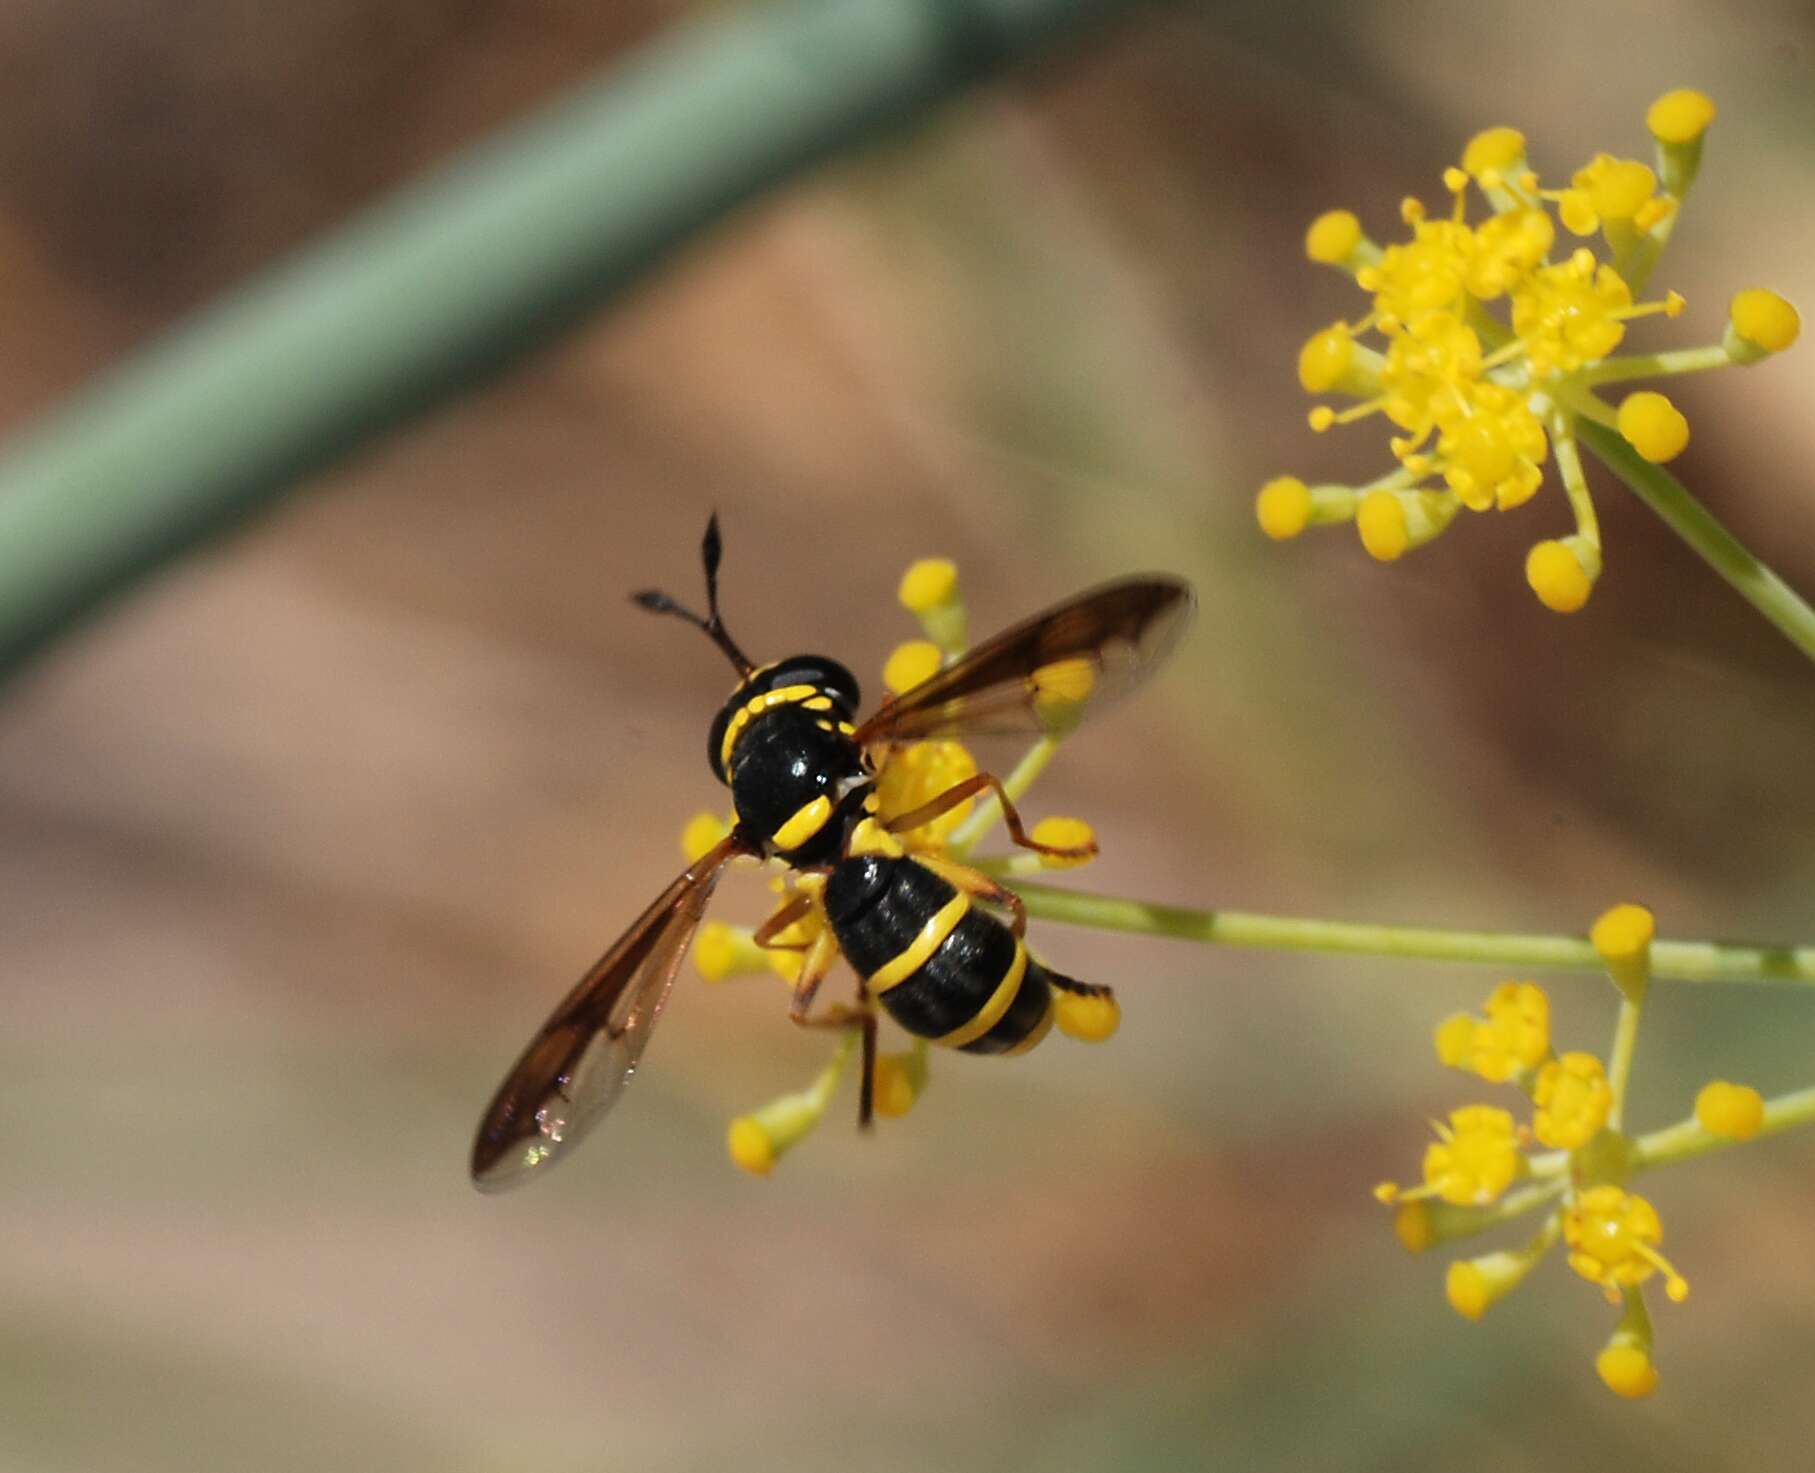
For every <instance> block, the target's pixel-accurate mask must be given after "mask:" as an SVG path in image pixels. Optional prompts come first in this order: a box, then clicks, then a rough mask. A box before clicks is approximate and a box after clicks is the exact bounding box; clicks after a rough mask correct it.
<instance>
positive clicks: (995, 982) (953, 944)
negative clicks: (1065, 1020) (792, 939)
mask: <svg viewBox="0 0 1815 1473" xmlns="http://www.w3.org/2000/svg"><path fill="white" fill-rule="evenodd" d="M825 904H826V914H827V915H828V916H829V917H830V919H831V922H832V931H833V934H834V935H835V936H836V937H837V938H838V946H839V949H840V950H841V951H843V952H844V955H845V959H846V960H847V961H849V962H850V964H851V965H852V967H854V968H855V969H856V971H857V973H858V975H859V976H861V977H863V978H864V979H865V981H864V986H865V990H866V991H868V992H869V994H870V995H871V996H872V997H874V998H876V999H877V1001H879V1002H880V1003H881V1004H882V1005H883V1007H884V1008H886V1009H887V1010H888V1013H889V1016H890V1017H892V1018H893V1019H894V1020H895V1021H896V1022H897V1023H899V1024H900V1025H901V1026H902V1027H903V1028H905V1029H906V1030H907V1031H908V1032H909V1033H912V1034H915V1035H917V1036H918V1037H921V1038H926V1039H931V1040H932V1041H933V1042H934V1043H938V1044H943V1045H945V1046H946V1047H948V1048H958V1049H963V1050H964V1051H965V1052H967V1053H973V1054H1006V1053H1024V1052H1026V1051H1027V1050H1028V1049H1030V1048H1032V1047H1033V1046H1034V1045H1035V1044H1037V1043H1038V1042H1039V1041H1040V1040H1041V1039H1042V1038H1044V1037H1045V1036H1046V1031H1047V1029H1049V1028H1050V1027H1051V1026H1052V1020H1053V990H1052V984H1051V983H1050V982H1048V981H1047V977H1046V973H1045V971H1044V969H1043V968H1042V967H1041V966H1040V964H1039V963H1038V962H1036V961H1035V960H1034V959H1033V958H1032V957H1031V956H1030V955H1028V951H1027V947H1026V945H1025V944H1024V943H1023V942H1022V941H1021V939H1020V938H1019V937H1017V936H1016V935H1015V934H1014V933H1013V932H1012V931H1010V930H1009V929H1008V927H1007V926H1005V925H1003V924H1002V922H1000V921H998V920H997V919H996V918H995V917H994V916H991V915H988V914H986V913H985V912H983V911H981V910H979V909H977V908H976V907H975V906H973V905H972V904H971V898H970V896H969V895H966V894H965V893H964V892H963V891H961V890H959V889H958V888H957V887H955V886H954V885H952V884H951V883H950V882H948V881H947V880H945V879H944V878H943V877H941V876H940V875H937V874H935V873H934V872H933V871H932V870H930V869H928V868H927V867H926V866H925V865H923V864H917V863H916V862H915V861H914V860H912V859H906V858H892V857H890V856H887V855H881V854H865V855H861V856H856V857H852V858H848V859H845V860H842V861H841V862H840V863H839V864H838V866H837V868H835V869H834V870H833V871H832V874H831V876H830V878H829V879H828V880H827V881H826V891H825Z"/></svg>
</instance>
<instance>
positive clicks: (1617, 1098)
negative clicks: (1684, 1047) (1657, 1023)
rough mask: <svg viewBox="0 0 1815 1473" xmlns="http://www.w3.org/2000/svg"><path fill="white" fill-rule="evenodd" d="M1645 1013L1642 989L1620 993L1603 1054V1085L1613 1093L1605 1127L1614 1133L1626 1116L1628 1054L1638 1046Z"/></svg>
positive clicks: (1630, 1063)
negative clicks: (1610, 1037)
mask: <svg viewBox="0 0 1815 1473" xmlns="http://www.w3.org/2000/svg"><path fill="white" fill-rule="evenodd" d="M1644 1010H1645V989H1644V988H1635V989H1634V990H1633V991H1632V992H1626V991H1624V990H1622V991H1621V993H1620V1013H1619V1017H1618V1018H1617V1019H1615V1021H1614V1025H1613V1046H1612V1048H1610V1049H1609V1050H1608V1053H1607V1086H1608V1088H1609V1089H1611V1090H1612V1091H1613V1108H1612V1109H1611V1110H1610V1111H1608V1113H1607V1124H1608V1125H1609V1126H1610V1127H1612V1128H1613V1129H1614V1130H1618V1129H1619V1128H1620V1122H1621V1120H1623V1119H1624V1118H1625V1114H1626V1086H1627V1084H1628V1082H1629V1081H1630V1080H1631V1078H1632V1055H1633V1051H1634V1050H1635V1049H1636V1048H1637V1047H1638V1041H1639V1016H1640V1014H1642V1013H1643V1012H1644Z"/></svg>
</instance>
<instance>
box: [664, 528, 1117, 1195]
mask: <svg viewBox="0 0 1815 1473" xmlns="http://www.w3.org/2000/svg"><path fill="white" fill-rule="evenodd" d="M897 597H898V599H899V601H900V603H901V605H902V607H903V608H905V609H906V610H907V611H908V612H909V613H911V614H913V615H914V616H915V618H916V619H917V620H918V621H919V623H920V626H921V630H922V632H923V634H924V636H925V637H924V638H921V639H916V640H910V641H908V642H907V643H905V644H902V645H899V646H897V647H896V649H895V650H894V651H893V653H891V654H890V656H889V658H888V660H887V661H886V662H885V664H884V666H883V685H884V686H885V687H886V689H887V690H888V692H889V695H890V696H891V697H893V696H898V695H901V694H902V693H903V692H905V691H907V690H910V689H911V688H913V687H914V686H916V685H919V684H920V683H921V682H922V681H924V680H926V679H928V678H929V677H931V676H932V675H934V674H935V673H937V671H938V670H939V669H940V667H941V666H942V665H944V664H945V663H946V661H947V660H949V659H953V658H956V657H957V656H958V655H961V654H963V652H964V649H965V641H966V638H967V634H966V630H967V624H968V619H967V615H966V611H965V605H964V598H963V593H962V591H961V589H960V586H959V581H958V570H957V567H956V566H955V565H954V564H953V563H952V562H951V561H950V560H948V559H945V558H922V559H920V560H919V561H918V562H915V563H913V564H912V565H910V566H909V568H908V570H907V572H906V574H905V575H903V577H902V580H901V585H900V588H899V589H898V591H897ZM873 755H874V756H875V757H876V759H877V764H878V765H877V773H876V795H877V815H876V816H877V818H878V819H879V820H880V821H882V822H883V823H885V824H886V823H887V822H888V821H889V820H891V819H893V818H897V817H899V816H900V815H902V814H905V813H910V812H912V811H913V810H914V809H916V808H919V807H921V806H923V805H924V804H927V803H930V802H931V801H932V800H933V799H935V798H937V797H939V796H940V795H941V794H942V793H945V792H946V791H948V790H949V789H951V788H952V787H954V786H956V785H957V784H958V783H961V782H963V781H964V780H965V779H966V778H969V777H971V776H973V775H975V773H976V772H977V763H976V760H975V759H974V758H973V757H972V756H971V754H970V751H969V750H968V749H967V748H966V747H965V746H964V744H963V743H962V742H956V741H924V742H906V743H902V744H900V745H896V746H889V747H884V748H881V749H878V750H877V751H876V752H874V753H873ZM1042 760H1043V759H1042ZM1008 783H1009V786H1010V787H1011V788H1013V787H1014V786H1016V784H1015V780H1014V779H1013V778H1010V779H1009V780H1008ZM974 808H975V804H974V803H972V802H971V801H968V800H967V801H966V802H964V803H961V804H959V805H957V806H956V807H954V808H952V809H951V810H949V811H948V812H946V813H943V814H941V815H939V817H937V818H935V819H933V820H932V821H931V822H928V823H924V824H921V825H920V826H919V827H917V828H913V829H908V830H905V831H903V832H901V833H899V834H897V835H895V837H896V838H897V839H898V840H899V841H900V843H901V845H902V847H903V849H905V850H906V851H907V853H909V854H911V855H923V856H928V857H930V858H934V859H937V858H942V857H944V856H946V855H947V854H948V853H952V852H953V850H954V845H956V846H957V850H958V851H959V852H960V853H961V852H962V851H963V850H964V849H965V848H967V847H968V844H966V843H963V842H960V839H959V835H960V831H961V830H964V829H965V827H966V825H967V823H969V822H970V820H971V819H972V817H973V810H974ZM732 822H733V818H732V816H731V815H721V814H716V813H710V812H703V813H698V814H696V815H694V817H693V818H691V819H690V820H689V821H688V822H687V824H686V825H685V827H684V828H683V829H682V832H681V849H682V851H683V852H684V853H685V854H686V856H687V860H688V862H689V863H692V862H693V861H694V860H696V859H698V858H699V857H700V856H701V855H703V854H705V853H706V852H707V851H708V850H710V849H711V848H712V847H713V846H714V845H716V844H717V843H719V841H720V840H722V839H723V838H724V837H725V836H726V835H727V834H728V833H730V831H731V825H732ZM971 827H972V828H975V827H976V825H975V824H972V825H971ZM972 837H974V835H973V836H972ZM1033 837H1034V838H1035V840H1036V841H1037V842H1039V843H1042V844H1050V845H1054V846H1057V847H1064V848H1084V847H1086V846H1088V845H1089V844H1090V843H1091V842H1092V841H1093V839H1094V837H1095V836H1094V833H1093V831H1092V829H1091V826H1090V825H1089V824H1088V823H1085V822H1084V821H1083V820H1082V819H1075V818H1060V817H1056V816H1055V817H1047V818H1043V819H1041V820H1040V822H1039V823H1037V824H1035V825H1034V828H1033ZM1086 862H1087V860H1086V859H1084V858H1077V859H1072V858H1063V857H1055V856H1050V855H1041V856H1040V863H1041V865H1042V867H1046V868H1064V867H1070V866H1073V865H1079V864H1084V863H1086ZM770 888H771V890H773V891H774V893H775V896H776V903H775V907H774V909H773V910H772V911H771V913H770V919H771V923H773V922H774V921H775V920H777V919H779V918H780V916H781V915H782V913H783V912H784V911H786V912H787V913H788V915H789V917H790V919H789V920H788V922H787V924H786V925H785V926H782V927H781V928H780V929H779V930H777V931H775V933H774V934H773V935H772V936H770V937H769V938H768V939H767V944H759V943H758V941H757V931H756V929H755V928H752V927H749V926H740V925H731V924H727V923H725V922H723V921H709V922H707V923H706V924H705V925H704V926H702V927H701V928H700V933H699V938H698V940H697V942H696V943H695V945H694V950H693V958H694V965H695V967H696V968H697V969H698V971H699V974H700V975H701V976H702V977H703V978H705V979H706V980H707V981H708V982H722V981H724V980H725V979H727V978H729V977H734V976H746V975H761V974H773V975H775V976H777V977H779V978H781V980H782V981H784V982H785V983H787V984H788V986H789V987H790V988H792V987H793V986H794V985H795V983H796V982H797V981H798V980H799V978H800V974H801V969H802V967H803V965H804V963H805V960H806V954H807V950H808V948H809V947H811V946H812V945H813V943H814V942H815V941H817V940H818V939H819V938H820V937H821V936H822V935H823V934H824V932H825V931H826V930H827V929H828V927H829V925H830V922H829V921H828V919H827V917H826V913H825V907H824V905H823V904H822V903H821V901H820V892H821V889H822V888H823V878H822V877H818V876H802V875H797V874H795V873H794V872H792V871H783V872H782V873H779V874H777V875H775V876H774V877H773V878H772V879H771V881H770ZM1118 1021H1119V1015H1118V1014H1117V1013H1116V1004H1115V1001H1114V999H1113V998H1102V997H1085V996H1081V995H1079V996H1073V995H1071V994H1065V995H1064V996H1062V997H1061V998H1060V999H1059V1001H1058V1018H1057V1023H1058V1026H1059V1028H1060V1029H1061V1030H1062V1031H1063V1032H1065V1033H1067V1034H1070V1035H1071V1036H1073V1037H1076V1038H1082V1039H1085V1040H1086V1041H1096V1040H1100V1039H1104V1038H1107V1037H1109V1036H1110V1035H1111V1034H1112V1033H1114V1032H1115V1029H1116V1024H1117V1022H1118ZM853 1038H854V1035H849V1034H847V1036H846V1038H845V1040H844V1041H843V1042H842V1043H841V1044H840V1046H839V1048H838V1050H837V1052H835V1053H834V1055H833V1057H832V1059H831V1061H830V1062H829V1063H828V1064H827V1065H826V1067H825V1068H824V1069H823V1070H822V1071H821V1072H820V1073H819V1074H818V1075H817V1076H816V1077H815V1079H814V1081H813V1083H812V1084H811V1085H809V1086H808V1087H807V1088H806V1089H804V1090H801V1091H798V1092H795V1093H792V1094H785V1095H782V1096H780V1097H778V1098H777V1099H775V1100H772V1101H770V1102H769V1103H768V1104H767V1105H764V1106H762V1107H761V1108H760V1109H757V1110H754V1111H752V1112H751V1113H749V1114H747V1115H740V1116H738V1117H737V1118H736V1119H735V1120H733V1121H732V1122H731V1125H730V1128H729V1130H728V1132H727V1136H726V1149H727V1151H728V1153H729V1155H730V1157H731V1159H732V1161H733V1162H734V1163H735V1164H736V1165H737V1166H739V1167H741V1168H742V1169H743V1170H745V1171H748V1172H750V1173H751V1174H752V1175H756V1176H767V1175H768V1174H769V1173H770V1172H771V1171H773V1170H774V1169H775V1165H776V1163H777V1162H778V1161H779V1160H780V1159H781V1157H782V1156H783V1155H784V1154H785V1153H786V1152H787V1151H788V1150H790V1149H791V1148H792V1147H793V1146H795V1145H796V1144H798V1143H799V1142H800V1141H801V1140H804V1139H805V1138H806V1137H807V1136H808V1135H809V1134H811V1133H812V1131H813V1130H814V1129H815V1128H816V1127H817V1126H818V1124H819V1122H820V1121H821V1120H822V1119H823V1118H824V1116H825V1113H826V1110H827V1108H828V1107H829V1106H830V1104H831V1101H832V1098H833V1095H834V1093H835V1092H836V1089H837V1087H838V1084H839V1081H840V1080H841V1079H842V1077H843V1074H844V1072H845V1069H846V1067H847V1065H848V1064H849V1062H850V1059H851V1057H852V1040H853ZM927 1055H928V1050H927V1045H926V1042H925V1041H924V1040H922V1039H913V1040H911V1042H910V1045H909V1047H908V1048H907V1049H906V1050H905V1051H901V1052H883V1053H880V1054H878V1056H877V1059H876V1077H875V1100H874V1104H875V1110H876V1114H877V1115H879V1116H881V1117H883V1118H885V1119H893V1118H897V1117H899V1116H902V1115H905V1114H907V1113H908V1111H909V1110H911V1109H912V1108H913V1106H914V1103H915V1101H916V1100H918V1099H919V1097H920V1095H921V1093H922V1092H923V1091H924V1090H925V1088H926V1083H927V1074H928V1067H927Z"/></svg>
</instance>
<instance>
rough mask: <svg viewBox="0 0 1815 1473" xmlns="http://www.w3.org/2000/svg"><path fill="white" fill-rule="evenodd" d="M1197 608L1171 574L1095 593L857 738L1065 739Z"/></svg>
mask: <svg viewBox="0 0 1815 1473" xmlns="http://www.w3.org/2000/svg"><path fill="white" fill-rule="evenodd" d="M1196 607H1197V598H1196V596H1195V595H1194V594H1193V593H1192V591H1191V585H1190V584H1189V583H1187V582H1185V581H1184V580H1183V579H1182V578H1173V577H1169V576H1167V575H1165V574H1153V575H1149V576H1146V577H1140V578H1124V579H1120V580H1118V581H1117V582H1114V583H1105V584H1103V585H1101V586H1100V587H1097V588H1092V589H1090V590H1089V591H1088V592H1085V593H1081V594H1079V595H1078V596H1077V597H1076V598H1073V599H1069V600H1067V601H1066V602H1065V603H1062V604H1059V605H1058V606H1057V607H1055V608H1050V609H1048V610H1046V612H1045V613H1043V614H1036V615H1034V617H1033V618H1031V619H1028V620H1026V621H1025V622H1024V623H1021V624H1017V625H1015V627H1014V628H1012V629H1009V630H1007V631H1005V632H1004V633H1001V634H998V635H997V636H996V637H995V638H994V639H990V640H986V641H985V642H984V643H982V644H980V645H978V646H977V647H976V648H975V649H973V650H971V651H969V652H968V653H967V654H965V655H964V656H963V657H962V658H961V659H959V660H958V661H957V662H956V663H954V664H952V665H950V666H948V667H947V668H946V669H944V670H941V671H940V672H939V673H938V674H937V675H935V676H933V677H932V678H931V679H930V680H925V681H922V682H921V683H920V684H919V685H917V686H915V687H914V688H913V689H912V690H909V691H905V692H903V693H902V695H901V696H900V697H898V698H897V699H896V700H894V701H892V702H890V703H889V704H888V705H886V706H884V707H883V708H882V709H881V710H880V711H878V712H877V713H876V714H875V715H874V716H872V717H871V718H870V719H869V720H868V721H866V722H865V723H864V724H863V725H862V726H861V727H859V728H858V730H857V740H858V741H859V742H864V743H871V742H888V741H919V740H921V739H923V738H927V737H951V736H981V735H988V734H991V733H1011V734H1012V733H1017V732H1019V733H1023V734H1033V735H1053V736H1059V735H1063V734H1064V733H1066V732H1068V731H1070V730H1071V728H1072V727H1074V726H1076V725H1077V724H1078V722H1079V721H1080V720H1082V719H1083V718H1084V717H1085V716H1086V715H1089V714H1091V713H1093V712H1095V711H1097V710H1100V709H1101V708H1102V707H1104V706H1107V705H1109V704H1111V703H1112V702H1114V701H1117V700H1119V699H1120V698H1121V697H1123V696H1125V695H1127V694H1128V692H1129V691H1131V690H1133V689H1134V688H1135V687H1136V686H1138V685H1139V684H1140V683H1141V682H1142V681H1144V680H1145V679H1146V678H1147V677H1148V676H1149V675H1151V674H1152V673H1153V671H1154V670H1155V669H1156V668H1158V666H1159V664H1160V662H1161V661H1162V660H1164V659H1165V657H1166V656H1167V655H1168V654H1169V653H1170V652H1171V650H1172V647H1173V646H1174V645H1175V644H1177V643H1178V641H1179V637H1180V636H1181V635H1182V634H1183V633H1184V632H1185V630H1186V628H1187V627H1188V626H1189V624H1190V623H1191V615H1192V612H1193V610H1195V609H1196Z"/></svg>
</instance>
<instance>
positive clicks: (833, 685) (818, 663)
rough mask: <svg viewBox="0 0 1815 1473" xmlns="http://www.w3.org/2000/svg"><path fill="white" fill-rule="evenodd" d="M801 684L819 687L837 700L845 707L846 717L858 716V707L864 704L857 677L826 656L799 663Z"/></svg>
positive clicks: (812, 656)
mask: <svg viewBox="0 0 1815 1473" xmlns="http://www.w3.org/2000/svg"><path fill="white" fill-rule="evenodd" d="M799 664H800V677H799V678H800V682H802V684H809V686H819V688H820V689H822V691H826V695H829V697H831V698H833V700H837V702H839V706H842V707H844V715H846V717H853V715H857V707H858V704H860V702H862V698H864V697H862V693H860V691H858V688H857V677H855V675H851V671H848V669H846V668H844V666H840V664H839V662H837V660H828V658H826V657H824V655H809V657H804V658H802V660H800V662H799Z"/></svg>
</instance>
